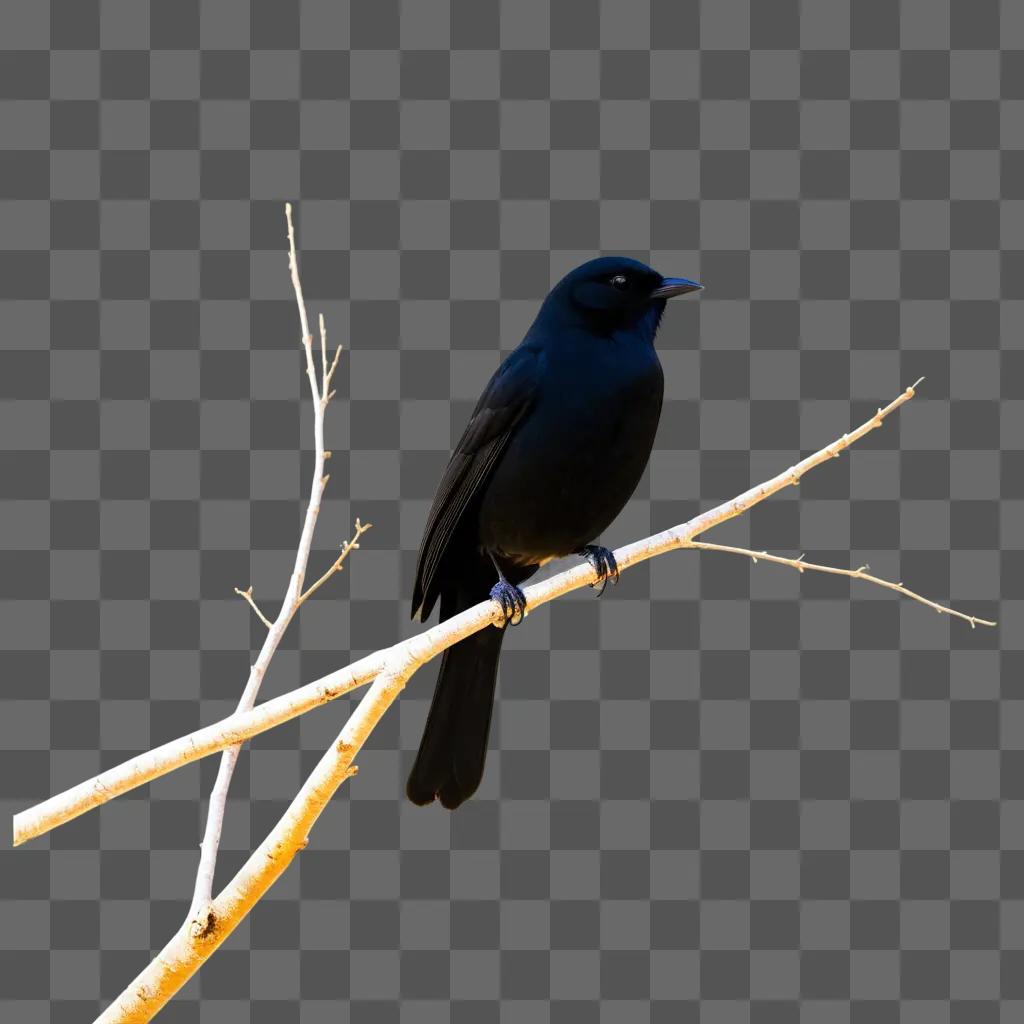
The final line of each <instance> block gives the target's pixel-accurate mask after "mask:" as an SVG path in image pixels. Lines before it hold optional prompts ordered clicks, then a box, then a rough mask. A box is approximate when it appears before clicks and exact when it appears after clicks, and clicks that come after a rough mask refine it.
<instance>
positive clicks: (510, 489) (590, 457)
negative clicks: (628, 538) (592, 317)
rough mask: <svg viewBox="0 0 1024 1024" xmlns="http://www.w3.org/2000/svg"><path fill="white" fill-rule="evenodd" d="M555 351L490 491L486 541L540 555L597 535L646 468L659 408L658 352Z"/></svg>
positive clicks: (483, 521) (483, 518) (484, 515)
mask: <svg viewBox="0 0 1024 1024" xmlns="http://www.w3.org/2000/svg"><path fill="white" fill-rule="evenodd" d="M593 344H594V345H595V346H596V350H592V351H589V352H585V353H583V355H582V356H581V357H579V358H577V359H575V360H558V359H553V360H551V362H550V363H549V372H548V373H547V374H545V379H544V382H543V385H542V387H541V388H540V390H539V394H538V396H537V399H536V401H535V403H534V405H533V406H532V407H531V409H530V410H529V412H528V414H527V415H526V417H525V418H524V421H523V422H522V423H521V424H520V426H519V428H518V429H517V431H516V433H515V435H514V436H513V438H512V440H511V441H510V442H509V446H508V448H507V449H506V451H505V452H504V454H503V455H502V457H501V459H500V460H499V462H498V464H497V466H496V467H495V469H494V472H493V474H492V476H491V479H490V480H489V481H488V484H487V487H486V489H485V491H484V494H483V497H482V502H481V508H480V537H481V540H482V542H483V543H484V545H485V546H489V547H492V548H494V549H497V550H502V551H504V552H506V553H508V554H510V555H512V556H515V557H517V558H519V559H529V560H532V561H534V562H542V561H544V560H547V559H550V558H552V557H560V556H562V555H565V554H568V553H569V552H571V551H574V550H576V549H577V548H578V547H580V546H582V545H583V544H587V543H589V542H590V541H592V540H594V539H595V538H596V537H597V536H598V535H599V534H600V533H601V532H602V531H603V530H604V529H605V528H606V527H607V526H608V525H609V524H610V523H611V521H612V520H613V519H614V518H615V517H616V516H617V515H618V514H619V512H620V511H621V509H622V507H623V505H625V503H626V502H627V501H628V500H629V497H630V495H631V494H632V493H633V491H634V489H635V488H636V485H637V483H638V482H639V480H640V477H641V476H642V475H643V471H644V468H645V466H646V465H647V460H648V458H649V456H650V452H651V448H652V446H653V443H654V435H655V432H656V430H657V426H658V419H659V416H660V412H661V403H662V390H663V377H662V372H661V366H660V364H659V363H658V360H657V356H656V355H655V354H654V352H653V349H651V348H650V346H645V347H646V348H647V350H648V351H647V352H628V351H627V352H626V353H623V352H622V351H621V350H620V349H617V348H613V347H611V346H609V347H607V348H605V349H603V350H602V349H601V348H600V347H599V346H600V345H601V344H602V342H596V343H593Z"/></svg>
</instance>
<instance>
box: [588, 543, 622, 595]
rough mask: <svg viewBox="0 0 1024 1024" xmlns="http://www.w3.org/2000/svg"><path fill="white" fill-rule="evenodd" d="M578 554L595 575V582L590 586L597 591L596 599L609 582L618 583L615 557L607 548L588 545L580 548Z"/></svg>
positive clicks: (617, 567) (617, 568)
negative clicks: (588, 564) (587, 563)
mask: <svg viewBox="0 0 1024 1024" xmlns="http://www.w3.org/2000/svg"><path fill="white" fill-rule="evenodd" d="M579 553H580V554H581V555H583V557H584V558H585V559H586V560H587V561H588V562H589V563H590V564H591V565H592V566H593V567H594V572H596V573H597V580H596V581H595V582H594V583H591V584H590V585H591V587H593V588H594V589H595V590H597V596H598V597H600V596H601V595H602V594H603V593H604V588H605V587H606V586H608V581H609V580H611V581H612V583H618V582H619V566H618V563H617V562H616V561H615V555H614V554H612V552H611V551H610V550H609V549H608V548H603V547H601V546H600V545H599V544H588V545H587V546H586V547H584V548H580V551H579Z"/></svg>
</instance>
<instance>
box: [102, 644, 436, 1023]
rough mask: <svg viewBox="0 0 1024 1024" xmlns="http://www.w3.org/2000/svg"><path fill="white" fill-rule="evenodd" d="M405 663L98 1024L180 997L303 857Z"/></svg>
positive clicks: (403, 676)
mask: <svg viewBox="0 0 1024 1024" xmlns="http://www.w3.org/2000/svg"><path fill="white" fill-rule="evenodd" d="M417 664H418V663H417V662H416V661H414V660H412V659H411V658H408V657H405V658H401V657H399V658H395V659H394V661H392V662H389V663H388V665H387V666H386V667H385V668H384V669H383V670H382V671H381V673H380V674H379V675H378V676H377V679H376V681H375V682H374V684H373V686H371V687H370V689H369V690H368V691H367V693H366V695H365V696H364V697H363V699H362V700H361V701H360V702H359V706H358V707H357V708H356V710H355V712H354V713H353V714H352V716H351V718H349V720H348V722H346V723H345V727H344V728H343V729H342V730H341V733H340V735H339V736H338V739H337V740H336V741H335V742H334V743H332V744H331V745H330V746H329V747H328V748H327V752H326V753H325V754H324V756H323V757H322V758H321V759H320V762H319V764H317V766H316V768H314V769H313V773H312V774H311V775H310V776H309V778H308V779H307V780H306V782H305V784H304V785H303V787H302V789H300V790H299V792H298V794H297V795H296V797H295V799H294V800H293V801H292V802H291V805H290V806H289V807H288V810H287V811H285V813H284V816H283V817H282V818H281V820H280V821H279V822H278V823H277V825H275V826H274V828H273V829H272V830H271V832H270V834H269V835H268V836H267V837H266V839H264V840H263V842H262V843H260V845H259V846H258V847H257V848H256V849H255V850H254V851H253V853H252V855H251V856H250V857H249V859H248V860H247V861H246V862H245V864H244V865H243V866H242V868H241V870H239V871H238V873H237V874H236V875H235V877H234V878H233V879H232V880H231V881H230V882H229V883H228V884H227V885H226V886H225V887H224V890H223V891H222V892H221V893H220V895H219V896H217V898H216V899H215V900H213V901H212V902H211V903H210V904H209V905H208V906H207V908H206V910H205V913H204V914H203V916H202V917H201V918H198V919H193V920H190V921H186V922H185V923H184V924H183V925H182V926H181V928H179V929H178V931H177V933H176V934H175V935H174V937H173V938H172V939H171V940H170V942H168V943H167V945H166V946H164V948H163V949H162V950H161V951H160V953H159V954H157V956H156V957H155V958H154V959H153V960H152V962H151V963H150V964H149V965H148V966H147V967H146V968H144V969H143V970H142V972H141V973H140V974H139V975H138V976H137V977H136V978H135V980H134V981H132V982H131V984H130V985H128V987H127V988H126V989H125V990H124V992H122V993H121V995H120V996H118V998H117V999H115V1000H114V1001H113V1002H112V1003H111V1004H110V1005H109V1006H108V1007H107V1009H106V1010H105V1011H104V1012H103V1014H102V1015H101V1016H100V1017H99V1018H98V1020H97V1024H114V1022H118V1024H123V1022H128V1021H146V1020H151V1019H152V1017H153V1016H154V1015H155V1014H156V1013H157V1012H159V1010H160V1009H161V1007H163V1006H165V1005H166V1004H167V1002H168V1001H169V1000H170V999H171V998H172V997H173V996H174V994H175V993H176V992H178V991H179V990H180V989H181V987H182V986H183V985H184V984H185V983H186V982H187V981H188V980H189V978H191V977H192V976H193V975H194V974H195V973H196V971H198V970H199V968H200V967H202V965H203V964H204V963H205V962H206V961H207V960H208V959H209V957H210V956H211V955H212V954H213V953H214V952H215V951H216V950H217V948H218V947H219V946H220V944H221V943H222V942H223V941H224V940H225V939H226V938H227V937H228V936H229V935H230V934H231V933H232V932H233V931H234V930H235V928H237V927H238V925H239V924H241V922H242V921H243V920H244V919H245V917H246V915H247V914H248V913H249V911H250V910H252V908H253V907H254V906H255V905H256V903H257V902H258V901H259V900H260V898H261V897H262V896H263V895H264V894H265V893H266V892H267V890H268V889H269V888H270V887H271V886H272V885H273V884H274V882H276V881H277V879H278V878H280V877H281V875H283V874H284V872H285V870H286V869H287V868H288V866H289V864H291V862H292V860H293V859H294V857H295V855H296V854H297V853H299V852H300V851H301V850H303V849H305V847H306V845H307V843H308V842H309V831H310V829H311V828H312V827H313V825H314V823H315V822H316V820H317V818H319V817H320V814H321V813H322V812H323V810H324V808H325V807H326V806H327V804H328V803H329V802H330V799H331V797H332V796H334V794H335V792H336V791H337V789H338V787H339V786H340V785H341V784H342V783H343V782H344V781H345V780H346V779H349V778H351V777H352V776H353V775H354V774H355V773H356V766H355V765H354V764H353V763H352V760H353V758H354V757H355V756H356V754H357V753H358V752H359V750H360V749H361V748H362V746H363V744H364V743H365V742H366V738H367V737H368V736H369V735H370V733H371V732H372V731H373V729H374V727H375V726H376V725H377V723H378V722H379V721H380V719H381V718H382V717H383V715H384V712H385V711H387V709H388V708H389V707H390V706H391V704H392V703H393V702H394V700H395V698H396V697H398V695H399V694H400V693H401V692H402V689H403V687H404V686H405V683H406V680H407V679H408V678H409V676H410V675H412V673H413V672H414V671H415V670H416V668H417Z"/></svg>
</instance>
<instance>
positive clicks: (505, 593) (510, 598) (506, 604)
mask: <svg viewBox="0 0 1024 1024" xmlns="http://www.w3.org/2000/svg"><path fill="white" fill-rule="evenodd" d="M491 600H492V601H497V602H498V604H500V605H501V610H502V612H503V613H504V615H505V622H504V626H517V625H519V623H520V622H522V621H523V619H524V617H525V616H526V595H525V594H524V593H523V592H522V591H521V590H520V589H519V588H518V587H517V586H516V585H515V584H514V583H509V581H508V580H506V579H500V580H498V582H497V583H495V584H494V586H493V587H491Z"/></svg>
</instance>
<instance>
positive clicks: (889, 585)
mask: <svg viewBox="0 0 1024 1024" xmlns="http://www.w3.org/2000/svg"><path fill="white" fill-rule="evenodd" d="M684 546H685V547H688V548H697V549H698V550H700V551H723V552H725V553H727V554H730V555H745V556H746V557H747V558H750V559H752V560H753V562H754V564H755V565H756V564H757V563H758V562H759V561H762V560H763V561H765V562H774V563H775V564H776V565H787V566H789V567H790V568H791V569H796V571H797V572H803V571H804V570H805V569H810V570H812V571H813V572H827V573H830V574H831V575H833V576H846V577H848V578H849V579H851V580H864V581H865V582H867V583H875V584H877V585H878V586H880V587H885V589H886V590H895V591H896V593H897V594H902V595H903V596H904V597H909V598H910V599H911V600H912V601H919V602H920V603H921V604H923V605H926V606H927V607H929V608H933V609H934V610H935V611H937V612H941V613H942V614H944V615H952V616H954V617H955V618H958V619H963V620H964V622H969V623H970V624H971V629H974V627H975V626H994V625H996V623H995V622H990V621H989V620H988V619H980V618H978V616H977V615H967V614H966V613H964V612H958V611H957V610H956V609H955V608H947V607H946V606H945V605H943V604H938V603H936V602H935V601H930V600H929V599H928V598H927V597H922V596H921V595H920V594H916V593H914V591H913V590H908V589H907V588H906V587H905V586H903V584H902V583H893V582H892V581H891V580H884V579H882V578H881V577H880V576H872V575H871V574H870V573H868V572H867V571H866V570H868V569H870V568H871V566H869V565H862V566H860V568H858V569H840V568H837V567H836V566H833V565H818V564H817V563H815V562H805V561H804V556H803V555H801V556H800V557H799V558H786V557H784V556H783V555H770V554H768V552H767V551H751V550H749V549H748V548H737V547H733V546H732V545H731V544H709V543H707V542H706V541H700V540H692V541H690V542H689V543H688V544H686V545H684Z"/></svg>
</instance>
